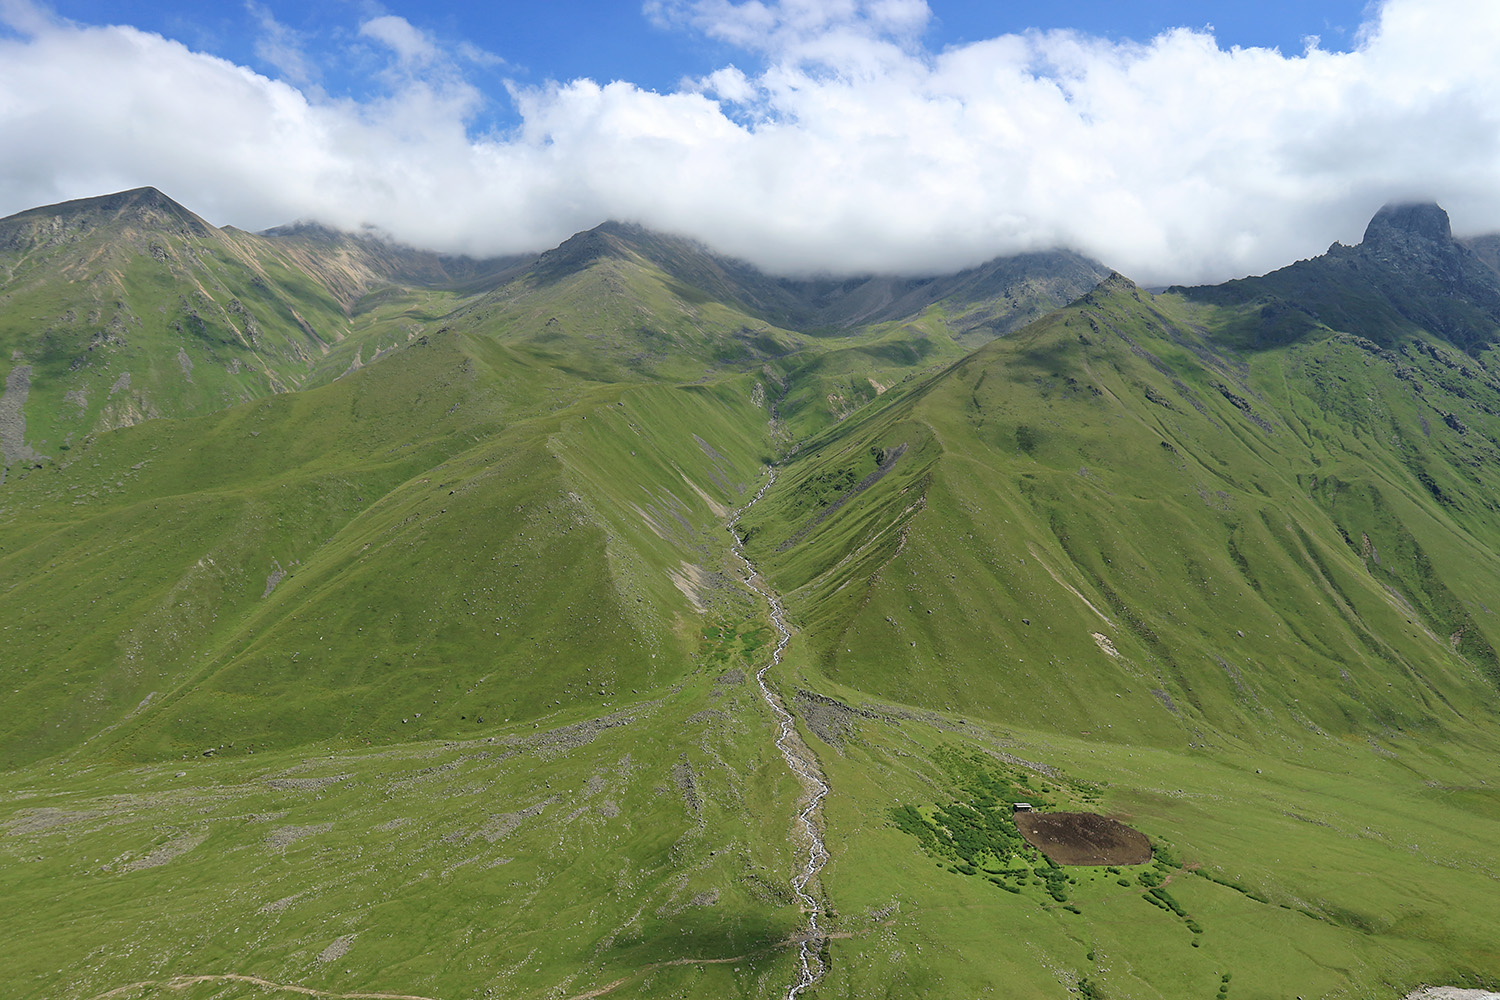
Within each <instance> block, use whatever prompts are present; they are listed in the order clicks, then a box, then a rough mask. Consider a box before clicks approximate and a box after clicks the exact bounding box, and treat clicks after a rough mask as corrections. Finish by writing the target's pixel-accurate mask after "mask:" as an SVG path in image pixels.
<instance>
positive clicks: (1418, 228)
mask: <svg viewBox="0 0 1500 1000" xmlns="http://www.w3.org/2000/svg"><path fill="white" fill-rule="evenodd" d="M1413 237H1415V238H1418V239H1424V240H1428V241H1430V242H1433V243H1451V242H1452V241H1453V229H1452V227H1451V226H1450V225H1449V224H1448V213H1447V212H1445V211H1443V209H1442V208H1441V207H1440V206H1438V205H1436V204H1434V203H1433V202H1430V201H1427V202H1405V203H1392V204H1389V205H1386V206H1385V207H1384V208H1382V209H1381V210H1380V211H1378V212H1376V213H1375V217H1374V218H1373V219H1371V220H1370V224H1369V225H1368V226H1367V227H1365V238H1364V242H1365V243H1366V244H1369V245H1374V246H1378V245H1381V244H1386V243H1392V242H1398V243H1399V242H1406V241H1407V240H1410V239H1411V238H1413Z"/></svg>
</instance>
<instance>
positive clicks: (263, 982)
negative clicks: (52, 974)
mask: <svg viewBox="0 0 1500 1000" xmlns="http://www.w3.org/2000/svg"><path fill="white" fill-rule="evenodd" d="M200 983H249V984H250V985H251V986H262V987H265V988H267V989H273V990H281V991H283V992H285V993H300V994H302V995H303V996H308V997H328V998H329V1000H437V998H436V997H419V996H414V995H412V994H410V993H331V992H329V991H328V990H315V989H313V988H312V987H311V986H293V985H290V984H287V983H273V982H271V981H270V980H269V979H261V978H260V977H259V976H241V975H236V974H234V973H228V974H225V975H222V976H176V977H174V978H172V979H148V980H145V981H143V982H139V983H131V984H130V985H129V986H119V987H116V988H115V989H112V990H110V991H109V992H108V993H100V994H99V995H98V996H95V997H93V998H92V1000H109V998H110V997H120V996H124V995H125V994H127V993H129V992H130V991H131V990H143V989H151V988H157V989H167V990H185V989H187V988H188V987H189V986H197V985H198V984H200Z"/></svg>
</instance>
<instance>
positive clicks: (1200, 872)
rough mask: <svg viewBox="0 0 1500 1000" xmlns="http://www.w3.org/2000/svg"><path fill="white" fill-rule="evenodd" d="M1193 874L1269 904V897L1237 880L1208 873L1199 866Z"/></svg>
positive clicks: (1258, 901)
mask: <svg viewBox="0 0 1500 1000" xmlns="http://www.w3.org/2000/svg"><path fill="white" fill-rule="evenodd" d="M1195 874H1197V875H1198V876H1200V877H1202V878H1206V879H1208V880H1209V881H1210V882H1213V883H1214V884H1216V885H1222V886H1223V887H1224V888H1226V889H1233V890H1234V891H1235V892H1238V893H1240V894H1242V895H1245V896H1248V897H1250V898H1251V899H1253V900H1255V901H1256V902H1257V903H1266V904H1268V905H1269V904H1270V902H1271V901H1270V900H1269V899H1267V898H1266V897H1265V896H1262V895H1261V894H1260V893H1258V892H1256V891H1255V890H1254V889H1249V888H1246V887H1245V886H1243V885H1240V884H1239V883H1238V882H1231V881H1229V880H1228V879H1227V878H1224V877H1223V876H1222V875H1213V874H1210V873H1209V872H1206V871H1204V870H1203V869H1202V868H1199V869H1198V870H1197V872H1196V873H1195Z"/></svg>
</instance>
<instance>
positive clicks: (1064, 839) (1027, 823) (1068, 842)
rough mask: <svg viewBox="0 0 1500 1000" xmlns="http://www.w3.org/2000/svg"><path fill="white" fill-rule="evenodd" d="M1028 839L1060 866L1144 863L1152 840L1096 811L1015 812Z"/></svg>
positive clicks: (1017, 822) (1021, 829)
mask: <svg viewBox="0 0 1500 1000" xmlns="http://www.w3.org/2000/svg"><path fill="white" fill-rule="evenodd" d="M1016 826H1017V827H1018V828H1020V831H1021V836H1023V837H1025V838H1026V842H1027V843H1028V844H1030V845H1031V846H1033V847H1035V848H1036V849H1037V850H1039V851H1041V852H1042V853H1043V854H1045V855H1047V857H1049V858H1051V859H1052V860H1053V861H1056V862H1057V863H1058V864H1060V865H1143V864H1145V863H1146V862H1148V861H1150V860H1151V841H1149V840H1147V839H1146V835H1145V834H1144V833H1141V832H1140V831H1139V830H1132V829H1131V828H1130V827H1128V826H1126V825H1125V824H1124V823H1121V822H1119V821H1118V820H1113V819H1110V818H1109V817H1107V816H1099V815H1097V814H1095V813H1016Z"/></svg>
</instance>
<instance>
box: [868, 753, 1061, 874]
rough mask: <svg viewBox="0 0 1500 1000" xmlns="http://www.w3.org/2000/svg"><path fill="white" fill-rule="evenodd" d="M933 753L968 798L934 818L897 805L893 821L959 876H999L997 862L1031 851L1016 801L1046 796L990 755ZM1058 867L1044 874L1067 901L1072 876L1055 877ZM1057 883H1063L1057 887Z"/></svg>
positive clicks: (1037, 801) (1042, 802)
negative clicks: (993, 764)
mask: <svg viewBox="0 0 1500 1000" xmlns="http://www.w3.org/2000/svg"><path fill="white" fill-rule="evenodd" d="M934 757H935V759H936V760H937V762H938V763H939V764H940V765H941V766H942V767H943V769H944V770H945V771H947V772H948V775H949V777H950V778H951V779H952V781H953V784H954V785H955V786H956V787H957V788H958V790H959V791H960V793H961V794H962V796H963V801H958V802H950V803H949V804H947V805H944V806H939V807H937V808H936V809H935V810H933V815H932V818H931V819H928V818H927V817H926V816H924V815H923V814H922V812H921V811H919V810H918V809H916V808H915V807H914V806H909V805H902V806H897V807H895V808H894V809H892V810H891V811H890V817H891V822H892V824H894V825H895V827H896V829H898V830H900V831H902V832H903V833H906V834H909V835H911V836H913V837H916V838H917V840H918V842H920V843H921V845H922V848H923V850H925V851H926V852H927V853H928V854H929V855H931V856H932V857H934V858H938V859H940V860H946V861H949V862H951V863H952V867H953V870H954V871H956V872H959V873H960V874H963V875H977V874H979V872H980V870H981V869H984V870H986V871H987V872H989V873H991V874H999V873H998V872H996V871H995V870H994V866H995V864H996V863H997V862H1002V861H1003V860H1004V859H1006V858H1008V857H1010V855H1012V854H1016V853H1020V854H1025V853H1026V852H1027V845H1026V841H1025V839H1024V838H1023V837H1022V836H1021V831H1020V830H1018V829H1017V828H1016V823H1015V820H1014V819H1013V818H1012V816H1011V805H1012V803H1014V802H1017V801H1026V802H1031V803H1032V804H1034V805H1045V804H1046V801H1045V799H1043V797H1042V795H1041V794H1040V793H1039V792H1038V791H1037V790H1035V789H1033V788H1030V787H1028V786H1027V785H1026V784H1025V779H1024V778H1020V777H1016V778H1012V777H1011V776H1008V775H1006V774H1005V773H1004V772H1003V771H1000V770H997V769H995V768H993V767H991V766H989V762H988V761H987V760H986V758H984V757H982V756H980V755H979V754H977V753H974V752H971V751H964V750H960V749H957V748H953V747H945V748H943V749H941V750H939V751H938V752H937V754H935V755H934ZM1055 870H1056V866H1052V867H1051V868H1049V869H1048V871H1047V872H1045V873H1043V877H1044V878H1045V879H1046V880H1047V886H1048V891H1049V892H1052V895H1053V898H1054V899H1057V900H1058V901H1059V902H1062V901H1063V900H1065V899H1066V898H1067V895H1066V893H1065V892H1063V889H1062V886H1064V885H1065V884H1066V881H1067V880H1066V877H1065V876H1063V875H1062V873H1061V872H1056V880H1054V878H1053V874H1052V873H1053V872H1054V871H1055ZM990 881H991V882H994V883H995V884H996V885H1000V886H1002V887H1003V888H1006V889H1008V890H1009V891H1012V892H1019V891H1020V890H1019V889H1018V888H1013V887H1011V886H1010V885H1009V884H1007V883H1005V882H1003V881H1000V880H997V879H994V878H992V879H990ZM1054 884H1056V885H1057V886H1058V887H1057V888H1056V889H1054V888H1053V886H1054ZM1059 893H1062V894H1061V895H1059Z"/></svg>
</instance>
